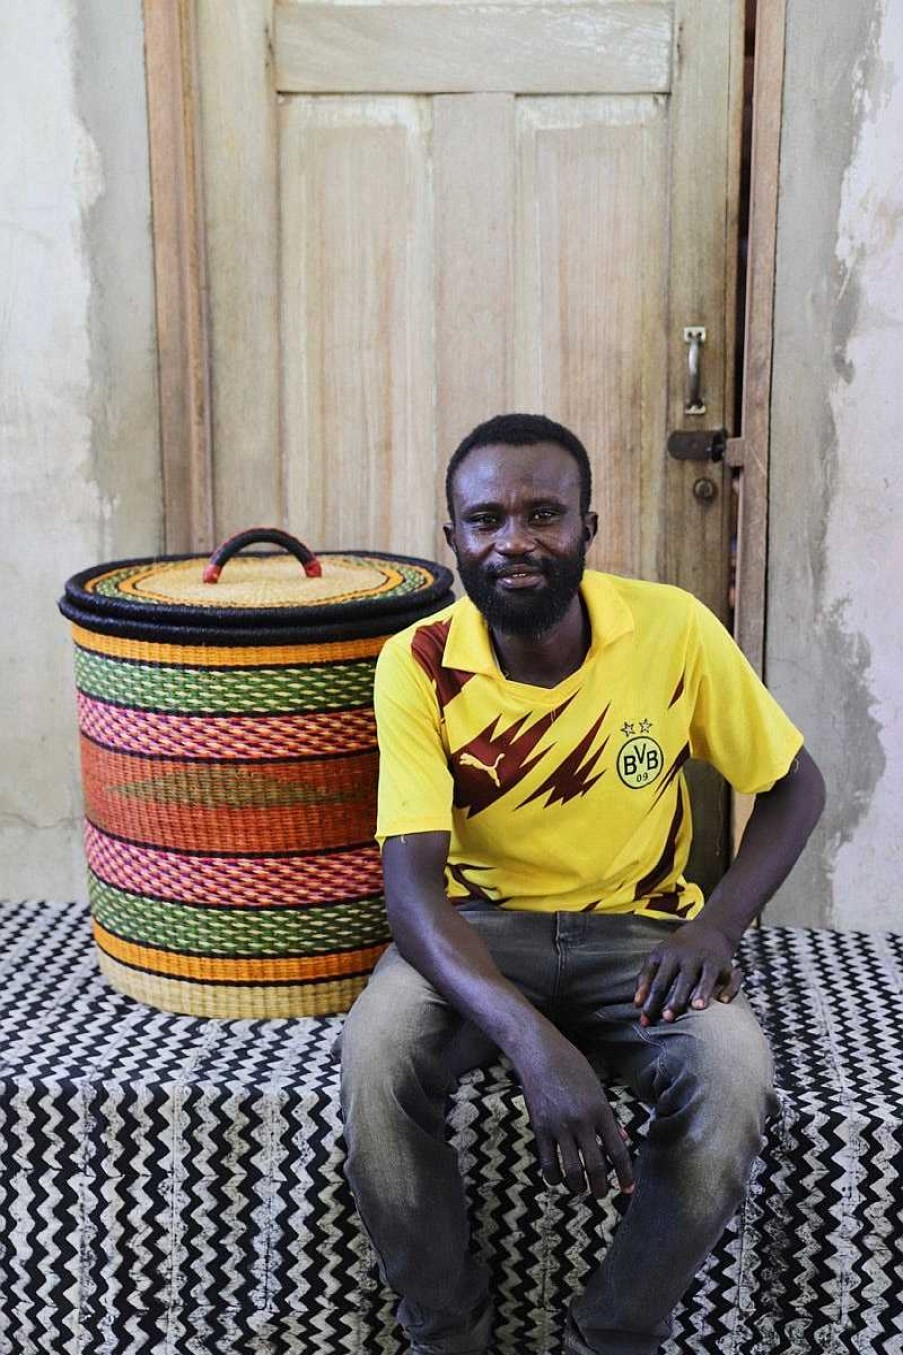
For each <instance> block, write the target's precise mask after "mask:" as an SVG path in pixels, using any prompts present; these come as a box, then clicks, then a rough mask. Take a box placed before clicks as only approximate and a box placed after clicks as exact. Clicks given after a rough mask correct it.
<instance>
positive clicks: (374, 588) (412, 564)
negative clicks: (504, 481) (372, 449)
mask: <svg viewBox="0 0 903 1355" xmlns="http://www.w3.org/2000/svg"><path fill="white" fill-rule="evenodd" d="M265 543H266V544H273V545H277V546H280V547H282V548H283V550H284V551H287V552H288V554H273V553H267V554H263V553H260V552H252V553H250V554H248V555H242V556H239V555H238V552H239V551H243V550H245V549H246V548H247V547H249V546H257V545H261V544H265ZM233 557H236V558H233ZM451 585H452V575H451V571H450V570H448V569H446V568H445V566H444V565H440V564H436V563H434V562H433V561H430V560H418V559H414V558H411V557H408V556H404V555H384V554H381V553H377V552H370V551H357V550H353V551H341V552H338V551H329V552H324V553H323V554H321V555H318V556H315V555H314V554H313V553H312V552H311V551H310V550H309V549H308V548H307V547H306V546H305V545H303V544H302V543H301V542H300V541H298V540H297V539H296V538H295V537H293V536H290V535H289V534H288V533H287V532H282V531H280V530H279V529H277V528H269V527H267V528H252V529H250V530H249V531H246V532H240V533H239V534H238V535H237V536H234V537H231V538H230V539H229V540H228V541H227V542H225V543H224V544H223V545H222V546H220V548H219V549H218V550H217V551H215V552H214V554H213V555H212V556H210V557H208V556H206V555H174V556H161V557H158V558H151V559H140V560H118V561H114V562H112V563H109V564H105V565H96V566H94V567H93V568H92V569H86V570H83V571H82V572H81V573H79V574H74V575H73V576H72V578H71V579H69V580H68V581H67V583H66V587H65V593H64V595H63V597H62V598H61V599H60V604H59V605H60V610H61V611H62V613H63V615H64V616H66V617H68V619H69V620H70V621H74V622H76V623H77V624H79V625H81V626H84V627H86V628H87V629H89V630H95V631H100V632H102V633H105V634H114V635H121V636H124V637H133V638H136V639H146V640H149V641H161V642H171V643H172V642H174V643H180V642H181V643H185V644H188V643H191V644H204V643H208V644H219V645H222V644H226V645H231V644H235V645H245V644H260V643H270V644H272V643H276V644H279V643H282V644H293V643H294V644H297V643H299V642H301V643H303V642H304V641H305V640H307V639H310V640H312V641H313V640H328V639H345V638H350V637H352V636H365V635H374V634H379V633H381V632H383V633H385V632H391V631H396V630H400V629H402V627H403V626H406V625H407V624H408V623H409V622H411V621H415V620H418V619H419V618H420V617H422V616H425V615H429V614H430V613H432V612H434V611H436V610H437V609H438V608H439V607H442V606H444V605H445V604H446V603H447V602H450V601H451V599H452V594H451Z"/></svg>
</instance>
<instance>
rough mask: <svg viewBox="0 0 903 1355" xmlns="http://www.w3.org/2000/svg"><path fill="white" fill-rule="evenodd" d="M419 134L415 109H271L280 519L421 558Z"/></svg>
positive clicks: (326, 102) (425, 398)
mask: <svg viewBox="0 0 903 1355" xmlns="http://www.w3.org/2000/svg"><path fill="white" fill-rule="evenodd" d="M431 124H432V111H431V108H430V102H429V100H427V99H418V98H393V97H389V96H387V97H385V98H367V99H361V98H357V99H354V98H348V99H336V98H331V97H326V98H320V99H315V98H307V97H300V98H295V99H291V100H286V101H284V102H283V103H282V105H281V107H280V133H281V135H280V170H281V180H282V307H283V309H282V318H283V326H282V340H283V342H282V348H283V377H284V383H283V419H284V447H285V458H286V460H285V482H286V506H287V518H288V521H289V522H290V523H291V524H292V528H293V530H295V531H297V532H298V533H299V534H300V535H301V536H302V538H306V539H308V540H310V541H311V542H313V543H315V545H316V546H317V547H319V548H321V549H323V548H329V547H344V548H364V547H368V546H369V547H371V548H372V547H377V546H379V547H383V548H389V547H390V546H391V548H392V549H394V550H398V551H401V552H402V553H403V554H417V553H420V554H427V553H430V552H431V551H432V547H433V522H434V520H435V508H434V500H435V481H436V475H437V468H436V458H435V446H434V431H433V405H434V397H433V373H434V369H435V363H434V360H433V312H434V307H433V302H432V291H433V280H432V272H433V268H432V254H433V247H432V199H431V193H430V188H429V149H430V140H431ZM424 524H426V528H425V527H424Z"/></svg>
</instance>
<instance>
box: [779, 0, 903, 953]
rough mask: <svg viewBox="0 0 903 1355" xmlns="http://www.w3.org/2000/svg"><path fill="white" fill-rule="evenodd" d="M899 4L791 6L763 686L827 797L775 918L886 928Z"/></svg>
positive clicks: (897, 605) (898, 555)
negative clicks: (800, 740) (815, 766)
mask: <svg viewBox="0 0 903 1355" xmlns="http://www.w3.org/2000/svg"><path fill="white" fill-rule="evenodd" d="M901 146H903V6H901V5H899V4H898V3H896V0H858V2H857V3H856V4H850V0H789V3H788V32H787V66H786V78H785V112H784V122H783V129H782V144H781V183H780V214H779V222H778V269H777V283H776V316H775V364H776V365H775V378H774V398H773V410H772V414H773V417H772V474H771V504H770V531H769V593H768V635H767V676H768V681H769V685H770V686H771V687H772V689H773V690H774V692H775V693H776V695H777V696H778V697H779V699H781V700H782V702H783V703H784V704H785V705H786V707H787V708H788V709H789V710H790V711H791V713H792V714H793V715H794V717H795V718H796V719H797V721H798V723H799V724H800V725H801V727H802V728H803V730H804V731H805V734H806V739H807V743H808V744H809V746H810V748H811V750H812V752H813V754H814V756H815V757H816V759H817V760H818V762H819V763H820V764H821V766H822V768H823V770H824V771H825V774H826V779H827V782H828V794H829V800H828V807H827V811H826V814H825V818H824V820H823V823H822V825H821V826H820V828H819V829H818V830H817V837H816V838H815V840H814V841H813V842H812V843H811V844H810V846H809V848H808V850H807V853H806V856H805V858H804V859H803V861H801V862H800V864H799V865H798V867H797V869H796V871H795V873H794V875H793V876H792V877H791V879H790V881H788V883H787V885H785V887H784V889H783V890H782V892H781V894H780V895H779V896H778V897H777V898H776V899H775V900H774V902H773V903H772V905H771V907H770V909H769V913H768V917H769V919H770V921H772V922H782V921H786V922H795V923H807V924H813V925H827V926H833V927H842V928H845V927H852V928H862V929H865V930H879V929H891V928H892V929H895V930H900V929H903V895H901V888H900V880H901V874H903V832H901V827H900V823H901V810H903V759H901V754H903V715H901V690H903V682H901V660H903V644H901V639H903V625H901V615H903V529H901V523H903V474H901V441H903V175H901V169H900V166H901V158H900V155H901V152H900V148H901Z"/></svg>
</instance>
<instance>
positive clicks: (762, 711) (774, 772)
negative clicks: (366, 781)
mask: <svg viewBox="0 0 903 1355" xmlns="http://www.w3.org/2000/svg"><path fill="white" fill-rule="evenodd" d="M580 591H581V595H582V598H583V601H584V603H585V606H586V609H587V613H588V616H589V621H590V630H591V641H590V647H589V651H588V653H587V655H586V658H585V660H584V662H583V664H582V665H581V667H580V668H579V669H578V670H577V671H576V672H574V673H572V674H570V676H569V677H567V678H565V679H564V681H563V682H560V683H559V684H558V685H557V686H555V687H549V688H547V687H534V686H530V685H528V684H526V683H520V682H513V681H509V680H508V679H507V678H505V677H504V676H503V674H502V673H501V671H500V670H499V667H498V664H497V663H496V660H495V656H494V653H493V650H492V645H491V642H490V637H489V631H488V627H487V624H486V622H485V620H484V618H483V617H482V615H481V614H480V612H479V611H478V610H477V608H476V607H475V606H474V605H473V603H472V602H471V601H470V600H469V598H462V599H460V600H459V601H458V602H455V603H453V604H452V605H451V606H449V607H446V608H445V609H444V610H443V611H441V612H438V613H436V615H435V616H432V617H430V618H428V619H427V620H426V621H422V622H417V623H416V624H415V625H413V626H411V627H409V628H408V629H407V630H404V631H401V632H400V633H399V634H397V635H394V636H393V637H392V638H391V639H390V640H388V641H387V643H386V645H385V647H384V648H383V650H382V653H381V655H380V657H379V661H378V664H377V669H376V688H375V698H374V700H375V706H376V719H377V728H378V733H379V748H380V770H379V808H378V822H377V839H378V841H379V842H380V844H381V845H382V843H383V842H384V841H385V839H386V838H388V837H397V836H401V835H404V834H406V833H426V832H448V833H450V835H451V842H450V847H449V853H448V863H447V866H446V887H447V891H448V895H449V898H450V899H451V900H452V901H457V902H463V901H464V900H467V899H482V900H486V901H489V902H492V903H495V904H497V905H498V906H499V907H501V908H512V909H526V910H535V911H551V912H561V911H567V910H581V909H582V910H586V911H596V912H608V913H639V914H642V915H644V916H648V917H655V918H668V919H672V920H677V919H688V918H691V917H694V916H695V915H696V913H698V912H699V910H700V909H701V908H702V905H703V896H702V891H701V890H700V889H699V887H698V886H697V885H695V884H693V883H691V882H688V881H687V880H685V878H684V874H683V872H684V868H685V866H686V862H687V856H688V853H689V848H690V841H691V837H692V823H691V815H690V802H689V796H688V793H687V787H686V783H685V779H684V775H683V770H682V769H683V766H684V764H685V762H686V761H687V759H688V758H691V757H692V758H700V759H702V760H704V761H706V762H710V763H712V765H713V766H715V767H717V769H718V770H719V771H720V772H721V773H722V775H723V776H724V777H725V778H726V779H727V780H728V781H729V782H730V783H731V785H732V786H734V788H735V789H736V790H738V791H743V792H746V793H748V794H754V793H756V792H758V791H765V790H769V789H770V788H771V787H772V786H773V785H774V783H775V782H776V781H777V780H779V779H780V778H781V777H782V776H784V775H785V774H786V772H787V771H788V770H789V768H790V765H791V763H792V761H793V758H794V757H795V756H796V754H797V753H798V752H799V750H800V748H801V746H802V742H803V738H802V735H801V734H800V732H799V730H798V729H796V728H795V726H794V725H793V724H792V723H791V721H790V720H789V719H788V717H787V716H786V715H785V713H784V712H783V711H782V709H781V708H780V706H779V705H778V704H777V702H776V701H775V700H774V698H773V697H772V696H771V695H770V693H769V692H768V691H767V690H766V688H765V687H764V686H763V684H762V683H761V682H760V680H759V678H758V677H757V676H756V674H755V673H754V671H753V669H752V668H751V667H750V665H749V663H748V662H747V660H746V658H745V657H744V655H743V654H742V653H741V651H740V650H739V649H738V647H737V645H736V644H735V643H734V641H733V639H732V638H731V636H730V635H729V634H728V632H727V631H726V630H725V628H724V627H723V626H722V625H721V623H720V621H718V620H717V618H716V617H715V616H713V615H712V613H711V612H710V611H708V610H707V609H706V608H705V607H704V606H703V605H702V603H701V602H699V601H698V600H697V599H696V598H694V597H693V596H692V595H691V594H690V593H687V592H684V591H683V590H682V589H679V588H673V587H670V586H668V585H665V584H656V583H646V582H643V581H641V580H638V579H625V578H619V577H616V576H614V575H608V574H601V573H598V572H595V571H592V570H587V571H586V572H585V574H584V577H583V581H582V583H581V586H580Z"/></svg>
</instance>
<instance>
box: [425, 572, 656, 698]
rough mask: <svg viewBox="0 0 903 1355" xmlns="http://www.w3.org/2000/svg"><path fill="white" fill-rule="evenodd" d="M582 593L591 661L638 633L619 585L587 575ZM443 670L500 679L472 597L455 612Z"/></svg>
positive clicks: (485, 628) (597, 575) (603, 576)
mask: <svg viewBox="0 0 903 1355" xmlns="http://www.w3.org/2000/svg"><path fill="white" fill-rule="evenodd" d="M580 593H581V596H582V597H583V601H584V602H585V603H586V610H587V612H588V613H589V622H590V631H591V637H592V638H591V640H590V647H589V654H588V655H587V658H589V657H591V656H592V655H594V654H597V653H599V651H600V650H602V649H604V648H605V647H606V645H610V644H612V643H613V641H615V640H618V639H620V637H621V636H622V635H626V634H627V633H628V632H629V631H632V630H633V629H634V620H633V612H632V611H631V610H630V607H629V606H628V604H627V603H626V602H625V600H624V598H623V597H622V596H621V594H620V592H619V591H618V588H617V585H616V581H615V580H614V579H613V578H612V577H611V575H609V574H600V573H599V571H598V570H595V569H587V570H585V571H584V574H583V580H582V582H581V584H580ZM442 666H443V667H444V668H457V669H459V670H460V671H462V672H465V673H485V674H486V676H487V677H498V676H499V670H498V666H497V665H496V662H495V656H494V654H493V652H492V645H491V643H490V640H489V627H488V626H487V625H486V621H485V619H484V617H483V615H482V613H481V612H479V611H478V610H477V608H476V607H475V606H474V604H473V603H472V602H471V600H470V598H468V597H464V598H462V599H461V601H460V602H459V603H458V604H457V605H456V606H455V608H454V609H453V612H452V617H451V623H450V625H449V628H448V638H447V639H446V641H445V650H444V652H443V655H442Z"/></svg>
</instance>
